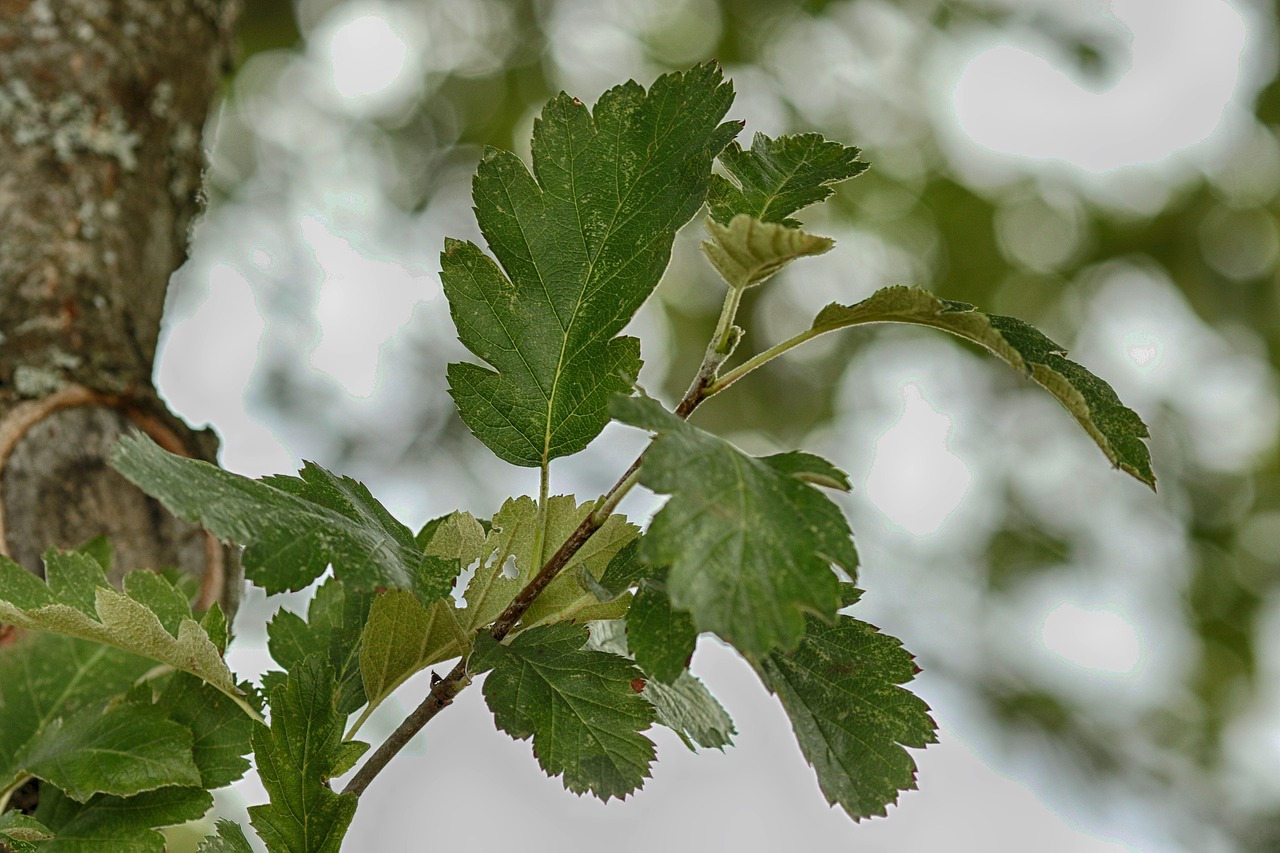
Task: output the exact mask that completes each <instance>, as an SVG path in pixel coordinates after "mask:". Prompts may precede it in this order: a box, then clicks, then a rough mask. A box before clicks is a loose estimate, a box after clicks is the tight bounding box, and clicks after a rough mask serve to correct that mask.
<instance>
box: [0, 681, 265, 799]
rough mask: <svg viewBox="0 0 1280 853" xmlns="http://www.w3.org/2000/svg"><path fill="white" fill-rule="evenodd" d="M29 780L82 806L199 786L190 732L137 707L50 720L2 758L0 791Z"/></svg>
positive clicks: (84, 711)
mask: <svg viewBox="0 0 1280 853" xmlns="http://www.w3.org/2000/svg"><path fill="white" fill-rule="evenodd" d="M242 716H243V715H242ZM28 775H30V776H35V777H36V778H37V779H42V780H44V781H47V782H51V783H52V784H54V785H56V786H57V787H59V788H61V789H62V790H63V791H64V792H66V794H67V795H68V796H69V797H71V798H72V799H75V800H79V801H81V802H84V801H85V800H88V799H89V798H90V797H91V796H93V795H94V794H97V793H107V794H117V795H121V796H128V795H131V794H137V793H139V792H141V791H152V790H155V789H156V788H161V787H164V786H168V785H199V784H200V773H199V771H198V770H197V769H196V765H195V763H194V761H193V760H192V757H191V731H190V730H189V729H187V728H184V727H183V726H181V725H179V724H178V723H175V722H172V721H170V720H167V719H165V716H164V713H163V712H162V711H161V710H159V709H157V708H155V707H153V706H150V705H139V704H135V703H127V704H124V705H117V706H115V707H112V708H109V709H107V710H106V711H103V710H102V709H101V708H97V707H92V706H91V707H88V708H82V709H81V710H80V711H78V712H76V713H74V714H72V715H70V716H68V717H65V718H61V717H60V718H58V719H54V720H51V721H50V722H49V723H48V725H46V726H44V727H43V728H42V730H41V731H40V732H39V736H38V737H35V738H32V739H31V740H30V741H28V742H27V744H26V745H25V746H24V748H23V749H21V750H19V751H18V753H17V754H16V755H13V756H12V757H10V758H9V759H8V760H7V761H4V760H3V757H0V786H3V787H8V786H9V785H11V784H13V783H14V782H16V781H18V780H21V779H22V778H24V777H25V776H28Z"/></svg>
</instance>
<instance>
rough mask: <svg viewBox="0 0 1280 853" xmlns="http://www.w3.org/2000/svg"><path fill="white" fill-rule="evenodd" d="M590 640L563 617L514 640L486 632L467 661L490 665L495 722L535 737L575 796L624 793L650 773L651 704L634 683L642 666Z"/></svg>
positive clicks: (541, 757)
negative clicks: (648, 732)
mask: <svg viewBox="0 0 1280 853" xmlns="http://www.w3.org/2000/svg"><path fill="white" fill-rule="evenodd" d="M586 642H587V631H586V629H585V628H582V627H579V626H576V625H570V624H566V623H561V624H558V625H549V626H545V627H541V628H533V629H531V630H529V631H525V632H524V633H522V634H520V635H519V636H518V637H516V638H515V639H514V640H512V641H511V644H510V645H509V646H504V645H502V644H501V643H498V642H496V641H495V640H494V639H493V638H492V637H490V636H489V635H488V634H484V633H481V634H480V635H479V636H478V637H477V638H476V645H475V651H474V652H473V653H472V655H471V659H470V661H469V664H468V666H469V669H470V670H471V672H472V673H475V674H479V673H482V672H487V671H489V670H493V672H491V673H490V674H489V676H488V677H487V678H486V679H485V682H484V697H485V700H486V701H487V702H488V703H489V709H490V710H491V711H493V719H494V722H495V723H496V724H497V726H498V728H500V729H502V730H503V731H504V732H506V733H507V734H509V735H511V736H512V737H513V738H516V739H517V740H524V739H526V738H528V737H532V738H533V752H534V755H535V756H537V759H538V764H539V765H540V766H541V767H542V769H543V770H545V771H546V773H547V775H549V776H558V775H560V774H564V786H565V787H566V788H568V789H569V790H571V791H573V792H574V793H576V794H581V793H583V792H585V791H590V792H591V793H592V794H594V795H595V796H597V797H599V798H600V799H602V800H605V801H608V800H609V798H610V797H618V798H620V799H621V798H624V797H626V796H627V794H630V793H631V792H632V791H634V790H636V789H637V788H639V787H640V786H641V785H643V784H644V780H645V779H647V778H648V777H649V765H650V764H652V763H653V759H654V750H653V742H652V741H651V740H649V739H648V738H647V737H645V736H644V735H642V734H640V732H642V731H644V730H645V729H647V728H648V727H649V726H650V725H651V724H652V723H653V720H654V717H653V709H652V708H651V707H650V706H649V704H648V703H647V702H645V701H644V700H643V699H642V698H641V697H640V694H639V689H637V687H638V685H639V680H640V678H641V676H640V671H639V670H638V669H636V668H635V666H633V665H632V663H631V662H630V661H629V660H627V659H626V658H624V657H620V656H619V655H614V654H609V653H608V652H601V651H595V650H592V649H585V648H583V646H584V645H585V644H586ZM641 689H642V686H641Z"/></svg>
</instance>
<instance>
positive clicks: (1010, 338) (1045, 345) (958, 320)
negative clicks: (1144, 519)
mask: <svg viewBox="0 0 1280 853" xmlns="http://www.w3.org/2000/svg"><path fill="white" fill-rule="evenodd" d="M863 323H912V324H915V325H920V326H932V327H933V328H935V329H942V330H943V331H945V332H950V333H951V334H953V335H956V336H958V337H961V338H965V339H966V340H970V341H973V342H974V343H976V344H979V345H981V346H983V347H985V348H986V349H987V350H989V351H990V352H992V353H994V354H995V355H997V356H999V357H1000V358H1002V359H1004V360H1005V361H1006V362H1008V363H1009V364H1010V365H1012V366H1013V367H1014V368H1016V369H1017V370H1021V371H1022V372H1023V373H1025V374H1026V375H1028V376H1030V377H1031V378H1032V379H1034V380H1035V381H1036V382H1037V383H1039V384H1040V385H1042V386H1043V387H1044V388H1045V389H1047V390H1048V391H1049V393H1051V394H1053V395H1054V396H1055V397H1057V398H1058V401H1059V402H1060V403H1062V405H1063V406H1065V407H1066V409H1067V411H1069V412H1070V413H1071V414H1072V415H1073V416H1074V417H1075V419H1076V420H1077V421H1078V422H1079V423H1080V425H1081V426H1082V427H1084V430H1085V432H1087V433H1088V434H1089V436H1090V437H1091V438H1092V439H1093V440H1094V441H1095V442H1096V443H1097V445H1098V447H1100V448H1101V449H1102V452H1103V453H1105V454H1106V456H1107V458H1108V459H1110V460H1111V464H1113V465H1115V466H1116V467H1117V468H1120V469H1122V470H1124V471H1127V472H1128V473H1129V474H1131V475H1133V476H1134V477H1135V478H1137V479H1138V480H1139V481H1141V482H1143V483H1146V484H1147V485H1148V486H1150V487H1151V488H1152V489H1154V488H1155V484H1156V478H1155V474H1154V473H1152V471H1151V454H1150V452H1149V451H1148V450H1147V446H1146V444H1144V443H1143V439H1145V438H1147V437H1148V436H1149V435H1150V433H1149V432H1148V431H1147V426H1146V424H1144V423H1143V422H1142V419H1141V418H1140V417H1138V415H1137V413H1136V412H1134V411H1133V410H1132V409H1129V408H1127V407H1126V406H1125V405H1124V404H1123V403H1121V402H1120V398H1119V397H1117V396H1116V392H1115V390H1114V389H1112V387H1111V386H1110V385H1108V384H1107V383H1106V382H1104V381H1103V380H1102V379H1099V378H1098V377H1097V376H1094V375H1093V374H1092V373H1090V372H1089V371H1088V370H1086V369H1085V368H1084V367H1082V366H1080V365H1079V364H1076V363H1075V362H1074V361H1071V360H1069V359H1067V358H1066V352H1067V351H1066V349H1064V348H1063V347H1061V346H1059V345H1058V344H1056V343H1054V342H1053V341H1051V340H1050V339H1049V338H1047V337H1045V336H1044V335H1043V334H1041V333H1040V332H1039V331H1038V330H1036V329H1035V328H1034V327H1032V326H1030V325H1028V324H1027V323H1024V322H1023V321H1021V320H1017V319H1015V318H1013V317H1002V316H1000V315H997V314H984V313H982V312H981V311H978V310H977V309H975V308H974V307H973V306H972V305H969V304H967V303H964V302H952V301H950V300H947V299H941V298H939V297H937V296H934V295H933V294H932V293H929V292H928V291H925V290H921V289H920V288H917V287H901V286H899V287H887V288H884V289H883V290H878V291H876V292H875V293H873V294H872V295H871V296H869V297H868V298H866V299H864V300H862V301H861V302H858V303H856V304H854V305H839V304H836V303H832V304H831V305H828V306H827V307H826V308H823V309H822V311H821V312H820V313H819V314H818V316H817V318H816V319H815V320H814V321H813V326H812V331H813V332H814V333H816V334H821V333H823V332H829V331H832V330H834V329H843V328H846V327H848V326H854V325H861V324H863Z"/></svg>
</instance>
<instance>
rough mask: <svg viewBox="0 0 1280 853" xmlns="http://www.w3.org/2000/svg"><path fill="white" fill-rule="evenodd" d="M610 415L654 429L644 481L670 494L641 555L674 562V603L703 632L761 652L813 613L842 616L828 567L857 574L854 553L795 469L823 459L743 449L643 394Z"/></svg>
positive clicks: (796, 634) (837, 518)
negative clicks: (767, 454)
mask: <svg viewBox="0 0 1280 853" xmlns="http://www.w3.org/2000/svg"><path fill="white" fill-rule="evenodd" d="M613 414H614V417H616V418H617V419H618V420H620V421H622V422H623V423H628V424H631V425H632V426H637V427H641V428H643V429H647V430H649V431H651V432H654V433H657V435H658V437H657V438H656V439H655V440H654V443H653V444H652V445H651V446H650V447H649V450H648V451H647V452H646V453H645V456H644V462H643V464H642V465H641V466H640V482H641V483H643V484H644V485H645V486H647V487H649V488H650V489H652V490H654V491H655V492H661V493H664V494H670V495H671V496H672V497H671V499H670V500H669V501H667V503H666V505H665V506H664V507H663V508H662V509H661V510H660V511H659V512H658V514H657V515H656V516H655V517H654V519H653V521H652V523H651V524H650V525H649V530H648V532H647V533H646V534H645V535H644V538H643V539H641V541H640V556H641V558H642V559H644V560H645V561H647V562H648V563H650V564H651V565H655V566H664V565H668V566H670V567H671V572H670V575H669V576H668V578H667V592H668V594H669V595H670V598H671V603H672V605H674V606H675V607H676V608H679V609H681V610H687V611H688V612H689V613H690V614H692V616H693V622H694V625H695V626H696V627H697V629H698V630H699V631H714V632H715V633H717V634H719V635H720V636H721V637H723V638H724V639H725V640H727V641H729V642H730V643H732V644H733V645H734V646H736V647H737V648H738V649H739V650H740V651H742V652H743V653H744V654H746V655H748V656H752V655H754V656H759V655H763V654H766V653H768V652H769V651H771V650H772V649H774V648H775V647H777V646H782V647H785V648H794V647H795V646H796V644H797V643H799V641H800V637H801V636H802V635H803V634H804V630H805V628H804V625H805V622H804V616H805V614H806V613H813V614H815V615H818V616H820V617H821V618H824V619H831V618H832V617H834V616H835V612H836V610H837V609H838V608H839V607H840V596H839V586H838V581H837V579H836V576H835V574H834V572H833V571H832V569H831V564H832V563H835V564H837V565H839V566H841V567H842V568H843V569H845V571H847V572H849V573H850V574H852V573H853V572H854V570H855V569H856V568H857V559H858V558H857V553H856V552H855V551H854V549H853V540H852V536H851V534H850V532H849V526H848V524H847V523H846V522H845V519H844V515H843V514H842V513H841V512H840V509H839V508H838V507H837V506H836V505H835V504H833V503H832V502H831V501H830V500H828V499H827V498H826V496H824V495H823V494H822V493H821V492H819V491H818V490H817V489H815V488H814V487H813V486H810V485H809V484H808V483H805V482H803V480H802V478H801V477H799V476H797V470H796V466H797V465H798V464H799V462H800V461H803V460H809V461H810V462H811V464H809V465H807V466H805V467H809V468H812V467H816V464H814V463H812V460H815V459H816V457H812V456H809V455H808V454H804V455H801V456H798V455H796V454H781V455H780V456H778V457H764V458H756V457H752V456H747V455H746V454H744V453H742V452H741V451H739V450H738V449H737V448H735V447H734V446H733V445H731V444H729V443H728V442H727V441H724V440H723V439H721V438H718V437H716V436H714V435H711V434H710V433H707V432H704V431H703V430H700V429H698V428H697V427H694V426H691V425H690V424H688V423H685V422H684V421H682V420H680V419H679V418H677V417H676V416H675V415H673V414H671V413H670V412H668V411H666V410H665V409H663V408H662V407H661V406H660V405H658V403H656V402H654V401H653V400H648V399H642V398H639V397H632V398H623V397H619V398H617V399H616V400H615V401H614V405H613ZM822 465H823V466H825V467H827V468H829V467H830V465H829V464H828V463H825V462H824V463H822Z"/></svg>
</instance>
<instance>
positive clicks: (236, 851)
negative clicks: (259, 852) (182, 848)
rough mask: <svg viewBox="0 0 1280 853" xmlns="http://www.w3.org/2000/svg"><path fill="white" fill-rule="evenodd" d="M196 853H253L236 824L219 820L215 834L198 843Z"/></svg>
mask: <svg viewBox="0 0 1280 853" xmlns="http://www.w3.org/2000/svg"><path fill="white" fill-rule="evenodd" d="M196 853H253V847H252V846H250V844H249V839H247V838H245V837H244V829H243V828H242V827H241V826H240V824H238V823H232V822H231V821H229V820H220V821H218V823H217V833H216V834H215V835H210V836H209V837H208V838H206V839H205V840H204V841H202V842H200V849H199V850H197V851H196Z"/></svg>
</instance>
